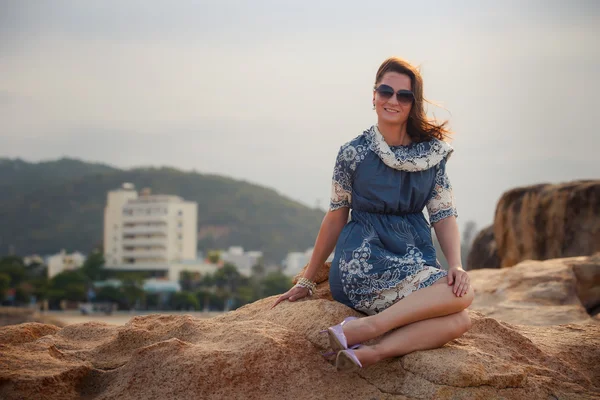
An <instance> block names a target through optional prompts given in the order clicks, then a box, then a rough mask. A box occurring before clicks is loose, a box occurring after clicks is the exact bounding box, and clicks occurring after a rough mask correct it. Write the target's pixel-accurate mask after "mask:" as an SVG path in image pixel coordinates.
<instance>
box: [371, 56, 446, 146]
mask: <svg viewBox="0 0 600 400" xmlns="http://www.w3.org/2000/svg"><path fill="white" fill-rule="evenodd" d="M386 72H397V73H399V74H404V75H407V76H408V77H409V78H410V82H411V87H412V92H413V93H414V95H415V102H414V104H413V105H412V108H411V110H410V113H409V114H408V121H407V126H406V132H407V133H408V135H409V136H410V138H411V139H412V141H413V142H417V143H420V142H428V141H430V140H431V139H433V138H436V139H439V140H445V139H448V138H449V137H450V135H451V134H452V132H451V131H450V130H449V129H448V128H447V124H448V121H443V122H438V121H437V120H436V119H429V118H427V114H425V110H424V108H423V103H425V102H427V103H430V104H432V103H431V102H429V101H428V100H426V99H425V98H424V97H423V77H422V76H421V73H420V72H419V70H418V69H417V68H416V67H414V66H413V65H411V64H410V63H409V62H408V61H406V60H403V59H402V58H400V57H390V58H388V59H387V60H385V61H384V62H383V63H382V64H381V66H380V67H379V70H377V75H376V76H375V87H377V85H378V84H379V82H381V80H382V79H383V75H385V73H386Z"/></svg>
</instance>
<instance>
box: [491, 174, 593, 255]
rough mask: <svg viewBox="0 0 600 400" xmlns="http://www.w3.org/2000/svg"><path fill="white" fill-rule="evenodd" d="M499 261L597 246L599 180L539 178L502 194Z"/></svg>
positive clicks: (585, 250)
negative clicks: (545, 180)
mask: <svg viewBox="0 0 600 400" xmlns="http://www.w3.org/2000/svg"><path fill="white" fill-rule="evenodd" d="M494 239H495V241H496V246H497V251H498V256H499V257H500V263H501V266H502V267H510V266H513V265H515V264H517V263H519V262H521V261H524V260H548V259H554V258H564V257H574V256H589V255H593V254H594V253H596V252H599V251H600V180H590V181H575V182H569V183H564V184H559V185H550V184H542V185H535V186H529V187H523V188H517V189H513V190H510V191H508V192H506V193H504V194H503V195H502V197H501V198H500V200H499V202H498V205H497V207H496V214H495V217H494Z"/></svg>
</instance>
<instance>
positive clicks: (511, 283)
mask: <svg viewBox="0 0 600 400" xmlns="http://www.w3.org/2000/svg"><path fill="white" fill-rule="evenodd" d="M469 276H470V277H471V283H472V285H473V287H474V288H475V300H474V301H473V304H472V305H471V308H472V309H474V310H477V311H480V312H482V313H484V314H485V315H487V316H490V317H493V318H496V319H499V320H502V321H506V322H510V323H515V324H527V325H556V324H566V323H584V322H589V321H591V319H590V314H589V313H588V311H587V310H586V306H585V305H586V304H590V305H591V307H592V308H593V307H597V305H598V304H599V303H600V292H598V281H599V280H600V257H598V256H593V257H572V258H564V259H556V260H546V261H523V262H521V263H519V264H517V265H515V266H514V267H512V268H502V269H496V270H477V271H469ZM594 285H595V286H594Z"/></svg>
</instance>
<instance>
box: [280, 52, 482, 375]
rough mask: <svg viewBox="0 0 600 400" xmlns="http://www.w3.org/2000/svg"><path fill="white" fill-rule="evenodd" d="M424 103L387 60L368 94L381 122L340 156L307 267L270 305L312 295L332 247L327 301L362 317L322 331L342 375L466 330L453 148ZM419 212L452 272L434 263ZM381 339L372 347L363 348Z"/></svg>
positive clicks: (469, 293) (409, 71) (401, 69)
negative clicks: (451, 176) (450, 171)
mask: <svg viewBox="0 0 600 400" xmlns="http://www.w3.org/2000/svg"><path fill="white" fill-rule="evenodd" d="M423 102H424V98H423V80H422V78H421V75H420V73H419V72H418V70H417V69H416V68H415V67H413V66H412V65H410V64H409V63H407V62H406V61H404V60H402V59H399V58H390V59H388V60H386V61H384V63H383V64H382V65H381V66H380V67H379V70H378V71H377V75H376V79H375V87H374V90H373V109H374V110H375V111H376V112H377V124H376V125H374V126H372V127H370V128H369V129H367V130H366V131H364V132H363V133H362V134H361V135H359V136H357V137H356V138H354V139H353V140H351V141H350V142H348V143H346V144H344V145H343V146H342V147H341V148H340V151H339V154H338V157H337V160H336V164H335V168H334V170H333V184H332V190H331V204H330V209H329V211H328V212H327V214H326V215H325V218H324V219H323V222H322V225H321V229H320V231H319V234H318V236H317V240H316V243H315V247H314V251H313V254H312V257H311V260H310V262H309V265H308V268H307V269H306V271H305V273H304V276H303V278H302V279H300V281H299V283H298V284H297V285H296V286H294V287H293V288H291V289H290V290H289V291H287V292H286V293H285V294H283V295H282V296H280V297H279V298H278V299H277V301H276V302H275V304H274V306H275V305H277V304H278V303H279V302H281V301H283V300H286V299H287V300H289V301H295V300H298V299H301V298H303V297H306V296H308V295H309V294H312V292H313V291H314V289H315V287H316V285H315V283H314V282H313V281H312V279H313V277H314V276H315V275H316V273H317V270H318V269H319V268H320V267H321V266H322V265H323V263H324V261H325V260H326V258H327V257H328V255H329V254H331V252H332V251H333V249H334V247H335V255H334V258H333V262H332V264H331V269H330V273H329V284H330V287H331V293H332V295H333V298H334V299H335V300H336V301H339V302H340V303H343V304H345V305H347V306H349V307H352V308H354V309H355V310H358V311H360V312H362V313H365V314H367V315H368V316H367V317H365V318H354V317H348V318H346V319H345V320H344V321H343V322H342V323H340V324H339V325H336V326H333V327H331V328H329V329H327V330H326V332H328V333H329V339H330V344H331V347H332V349H333V350H334V351H335V352H337V357H336V366H337V368H338V369H348V368H355V367H364V366H367V365H371V364H373V363H376V362H377V361H379V360H382V359H385V358H388V357H394V356H400V355H404V354H407V353H410V352H413V351H416V350H425V349H432V348H437V347H440V346H442V345H444V344H445V343H447V342H449V341H450V340H452V339H455V338H457V337H459V336H461V335H462V334H463V333H465V332H466V331H467V330H468V329H469V328H470V326H471V322H470V319H469V316H468V314H467V312H466V311H465V309H466V308H467V307H468V306H469V305H470V304H471V302H472V301H473V289H472V288H471V287H470V286H469V277H468V275H467V273H466V272H465V271H464V270H463V268H462V266H461V261H460V237H459V232H458V224H457V222H456V217H457V212H456V209H455V207H454V204H453V196H452V187H451V185H450V181H449V180H448V176H447V174H446V162H447V161H448V158H449V157H450V154H451V153H452V151H453V149H452V147H451V146H450V145H449V144H447V143H446V142H445V141H444V139H445V138H446V137H447V136H448V135H449V131H448V130H447V128H446V123H445V122H444V123H441V124H438V123H436V122H435V121H434V120H428V119H427V116H426V114H425V111H424V109H423ZM425 207H427V211H428V213H429V220H430V222H431V225H432V226H433V228H434V229H435V233H436V235H437V237H438V240H439V242H440V245H441V247H442V250H443V252H444V255H445V256H446V259H447V260H448V263H449V270H448V271H445V270H442V269H441V266H440V265H439V263H438V262H437V259H436V252H435V248H434V246H433V243H432V238H431V226H430V225H429V223H428V222H427V220H426V219H425V216H424V215H423V209H424V208H425ZM350 210H352V213H351V220H350V221H348V215H349V212H350ZM446 277H447V278H446ZM444 278H446V279H444ZM384 334H387V335H385V336H384V337H383V338H382V339H381V340H380V341H379V342H378V343H377V344H375V345H372V346H361V345H360V343H362V342H365V341H367V340H370V339H374V338H377V337H379V336H382V335H384Z"/></svg>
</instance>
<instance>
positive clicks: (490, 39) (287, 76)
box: [0, 0, 600, 227]
mask: <svg viewBox="0 0 600 400" xmlns="http://www.w3.org/2000/svg"><path fill="white" fill-rule="evenodd" d="M599 4H600V2H597V1H594V0H589V1H487V0H486V1H482V0H474V1H459V0H452V1H432V0H429V1H412V2H405V1H398V0H396V1H383V0H381V1H378V2H365V1H349V0H340V1H326V0H320V1H313V0H302V1H282V0H253V1H231V0H218V1H216V0H215V1H195V2H191V1H149V0H143V1H123V0H119V1H107V0H102V1H79V0H73V1H46V2H40V1H25V0H15V1H6V0H0V157H10V158H15V157H20V158H23V159H25V160H28V161H39V160H49V159H57V158H59V157H63V156H68V157H75V158H80V159H83V160H87V161H96V162H104V163H108V164H111V165H114V166H118V167H125V168H127V167H132V166H149V165H154V166H159V165H168V166H173V167H176V168H181V169H184V170H192V169H194V170H196V171H199V172H209V173H217V174H221V175H227V176H231V177H234V178H239V179H244V180H248V181H250V182H254V183H258V184H261V185H264V186H268V187H272V188H274V189H276V190H277V191H278V192H280V193H282V194H283V195H286V196H288V197H290V198H293V199H296V200H298V201H300V202H302V203H304V204H307V205H310V206H314V205H315V204H317V201H319V202H320V204H321V206H322V207H325V206H326V205H327V203H328V196H329V187H330V182H331V174H332V168H333V164H334V160H335V156H336V154H337V151H338V149H339V147H340V146H341V145H342V144H343V143H345V142H346V141H348V140H350V139H352V138H354V137H355V136H357V135H358V134H360V133H361V132H362V131H363V130H364V129H365V128H368V127H369V126H370V125H372V124H373V123H374V122H375V121H376V119H375V114H374V111H373V110H372V109H371V90H372V86H373V83H374V82H373V80H374V76H375V72H376V70H377V68H378V67H379V64H380V63H381V62H382V61H383V60H384V59H385V58H387V57H389V56H392V55H397V56H401V57H404V58H406V59H408V60H409V61H411V62H413V63H415V64H418V65H420V66H421V71H422V73H423V76H424V81H425V95H426V96H427V97H428V98H429V99H430V100H432V101H434V102H436V103H438V104H439V105H441V106H442V108H440V107H430V109H429V111H430V114H431V115H433V114H435V116H436V117H438V118H441V119H449V120H450V126H451V128H452V129H453V130H454V131H455V132H456V134H455V139H454V141H453V142H452V145H453V146H454V148H455V152H454V155H453V156H452V159H451V161H450V162H449V164H448V170H449V174H450V179H451V181H452V184H453V186H454V191H455V196H456V201H457V207H458V210H459V213H460V219H459V221H460V222H461V226H462V225H463V224H464V223H465V222H466V221H468V220H474V221H475V222H476V223H477V225H478V226H479V227H482V226H484V225H488V224H490V223H491V222H492V219H493V214H494V209H495V206H496V202H497V200H498V198H499V197H500V195H501V194H502V193H503V192H504V191H506V190H508V189H510V188H513V187H516V186H522V185H529V184H534V183H541V182H562V181H568V180H573V179H586V178H587V179H589V178H600V166H599V165H598V149H599V148H600V139H599V136H600V129H598V123H597V120H598V118H597V113H598V112H600V76H599V75H598V74H599V73H600V39H599V38H600V5H599Z"/></svg>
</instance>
